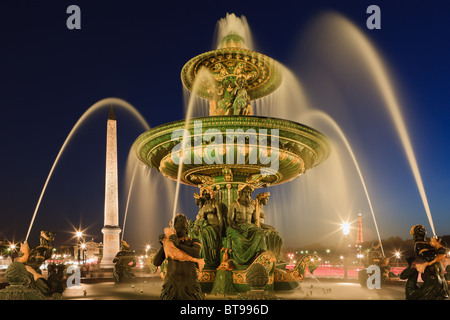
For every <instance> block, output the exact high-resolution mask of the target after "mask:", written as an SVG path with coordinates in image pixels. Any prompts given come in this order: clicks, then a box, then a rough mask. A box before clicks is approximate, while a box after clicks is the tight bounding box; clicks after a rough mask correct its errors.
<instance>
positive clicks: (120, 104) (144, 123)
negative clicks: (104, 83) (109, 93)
mask: <svg viewBox="0 0 450 320" xmlns="http://www.w3.org/2000/svg"><path fill="white" fill-rule="evenodd" d="M111 105H114V106H118V107H121V108H124V109H125V110H126V111H128V112H130V113H131V114H132V115H133V116H134V117H135V118H136V119H137V120H138V121H139V122H140V123H141V124H142V126H143V127H144V128H146V129H149V128H150V126H149V125H148V123H147V121H146V120H145V119H144V117H142V115H141V114H140V113H139V112H138V111H137V110H136V109H135V108H134V107H133V106H132V105H131V104H129V103H128V102H126V101H124V100H122V99H119V98H106V99H103V100H100V101H98V102H96V103H95V104H93V105H92V106H91V107H90V108H89V109H88V110H86V112H85V113H83V115H82V116H81V117H80V118H79V119H78V121H77V122H76V123H75V125H74V126H73V128H72V130H71V131H70V133H69V135H68V136H67V138H66V140H65V141H64V143H63V145H62V147H61V149H60V150H59V152H58V155H57V156H56V159H55V161H54V163H53V165H52V167H51V169H50V172H49V174H48V176H47V180H46V181H45V184H44V187H43V188H42V191H41V194H40V196H39V200H38V203H37V205H36V208H35V210H34V213H33V217H32V218H31V222H30V226H29V228H28V232H27V236H26V237H25V242H27V240H28V236H29V235H30V231H31V228H32V227H33V223H34V220H35V218H36V214H37V212H38V210H39V206H40V204H41V201H42V197H43V196H44V193H45V190H46V189H47V185H48V182H49V181H50V178H51V176H52V174H53V171H54V169H55V167H56V165H57V164H58V161H59V158H60V157H61V155H62V153H63V152H64V150H65V148H66V146H67V144H68V143H69V142H70V140H71V138H72V136H73V135H74V134H75V133H76V132H77V131H78V129H79V127H80V126H81V125H82V124H83V123H84V121H86V119H87V118H89V117H90V116H91V115H92V114H93V113H94V112H95V111H97V110H99V109H101V108H104V107H110V106H111Z"/></svg>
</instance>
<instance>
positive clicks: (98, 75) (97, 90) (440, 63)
mask: <svg viewBox="0 0 450 320" xmlns="http://www.w3.org/2000/svg"><path fill="white" fill-rule="evenodd" d="M71 4H77V5H79V6H80V8H81V16H82V19H81V26H82V29H81V30H68V29H67V28H66V19H67V18H68V16H69V15H68V14H66V8H67V7H68V6H69V5H71ZM371 4H377V5H379V6H380V8H381V12H382V20H381V21H382V29H381V30H368V29H367V28H366V19H367V17H368V15H367V14H366V8H367V7H368V6H369V5H371ZM449 9H450V5H449V4H448V3H447V2H445V1H437V0H432V1H426V2H424V1H392V0H391V1H361V0H355V1H350V0H346V1H325V0H323V1H322V0H321V1H276V2H274V1H270V2H269V1H234V2H223V1H220V2H217V3H216V2H214V1H182V2H173V1H159V2H154V1H126V2H124V1H75V2H67V1H14V2H11V1H8V2H2V3H1V4H0V39H1V46H0V66H1V68H0V70H1V71H0V81H1V82H0V110H1V117H0V119H1V120H0V123H1V125H0V146H1V149H2V157H1V160H0V163H1V166H0V188H1V189H0V217H1V219H0V238H1V237H6V238H8V239H10V240H12V239H13V238H14V240H21V239H23V238H24V237H25V235H26V232H27V229H28V225H29V222H30V220H31V216H32V214H33V211H34V208H35V206H36V203H37V200H38V197H39V194H40V192H41V189H42V187H43V185H44V182H45V179H46V178H47V175H48V172H49V170H50V168H51V166H52V164H53V161H54V159H55V157H56V155H57V153H58V151H59V149H60V147H61V146H62V144H63V142H64V140H65V138H66V136H67V134H68V133H69V132H70V130H71V128H72V127H73V125H74V124H75V123H76V121H77V120H78V118H79V117H80V116H81V115H82V114H83V113H84V111H86V110H87V109H88V108H89V106H91V105H92V104H94V103H95V102H97V101H98V100H101V99H103V98H107V97H118V98H122V99H124V100H126V101H128V102H129V103H131V104H132V105H134V106H135V107H136V108H137V109H138V110H139V111H140V112H141V114H142V115H143V116H144V117H145V118H146V119H147V121H148V122H149V124H150V125H151V126H152V127H154V126H157V125H160V124H163V123H167V122H170V121H174V120H179V119H182V118H183V95H182V87H181V86H182V85H181V81H180V71H181V68H182V67H183V65H184V63H186V62H187V61H188V60H189V59H190V58H192V57H194V56H196V55H197V54H200V53H202V52H205V51H208V50H211V49H212V43H213V37H214V30H215V26H216V22H217V21H218V20H219V19H220V18H222V17H224V16H225V15H226V13H227V12H230V13H235V14H237V15H244V16H245V17H246V18H247V21H248V22H249V25H250V28H251V31H252V35H253V38H254V40H255V42H256V43H257V46H258V50H259V51H261V52H263V53H264V54H266V55H268V56H271V57H272V58H274V59H276V60H278V61H281V62H282V63H284V64H285V65H287V66H290V65H295V64H296V63H297V62H298V61H296V58H297V57H296V54H297V51H296V50H297V48H298V46H299V44H300V43H299V42H300V39H301V35H302V32H303V30H305V28H307V26H308V25H309V24H310V23H311V22H312V21H313V20H314V19H315V18H317V16H318V15H320V14H321V13H323V12H325V11H327V10H333V11H336V12H338V13H340V14H342V15H343V16H345V17H347V18H348V19H349V20H350V21H352V22H353V23H354V24H355V25H356V26H358V27H359V28H361V31H362V32H363V33H364V34H365V35H366V36H367V37H368V38H369V39H370V41H372V43H373V44H374V45H375V46H376V47H377V49H378V50H379V52H380V53H381V55H382V56H383V58H384V59H385V61H387V63H388V64H389V66H390V67H391V73H392V74H393V75H394V76H395V79H396V81H397V83H399V84H400V87H401V94H402V96H401V97H400V98H401V101H403V102H405V101H406V102H408V106H407V112H406V114H407V116H406V121H407V125H408V128H409V129H410V134H411V139H412V141H413V145H414V148H415V150H416V154H417V159H418V163H419V167H420V170H421V173H422V177H423V180H424V184H425V190H426V192H427V195H428V198H429V202H430V207H431V212H432V214H433V218H434V223H435V225H436V229H437V233H439V234H450V217H449V211H450V203H449V200H448V192H449V190H450V182H449V181H450V170H449V169H448V159H449V158H450V151H449V148H448V142H449V130H448V125H449V124H450V121H449V120H450V111H449V108H448V106H449V105H448V103H449V101H450V90H449V88H450V80H449V79H450V78H449V74H450V72H449V71H450V68H449V64H450V62H449V59H448V57H450V44H449V41H448V37H449V34H450V20H449V19H448V12H449ZM405 108H406V106H405ZM116 114H117V117H118V119H120V122H119V123H118V126H119V149H120V154H119V170H120V172H121V173H120V174H121V175H123V172H124V167H125V162H126V158H127V155H128V150H129V148H130V146H131V145H132V143H133V142H134V140H135V139H136V138H137V136H138V135H139V134H140V133H142V132H143V130H142V127H141V126H139V124H138V123H137V122H136V121H135V120H134V119H133V118H132V117H131V116H130V115H128V114H127V113H125V112H123V111H121V110H117V111H116ZM106 117H107V110H106V109H105V112H104V114H102V113H101V112H99V113H96V114H95V116H93V117H92V118H91V119H90V120H89V121H88V122H87V123H86V125H85V127H84V128H83V130H80V132H79V133H78V134H77V135H76V137H75V139H74V141H73V143H71V144H70V145H69V147H68V149H67V150H66V153H65V154H64V155H63V157H62V158H61V162H60V165H59V166H58V167H57V169H56V171H55V173H54V176H53V179H52V180H51V181H50V184H49V187H48V189H47V192H46V194H45V195H44V199H43V202H42V205H41V209H40V210H39V212H38V215H37V218H36V222H35V223H36V225H35V226H34V227H33V231H32V234H31V238H30V241H36V239H37V232H38V231H39V230H41V229H43V228H44V229H49V228H50V229H54V230H55V231H57V234H58V236H57V237H58V239H59V240H60V243H61V242H63V240H65V239H66V238H68V237H69V238H70V235H69V233H66V232H70V231H72V227H71V224H72V225H75V226H78V225H80V224H81V225H82V227H83V228H86V227H88V226H89V227H90V228H89V230H88V233H89V234H91V235H92V237H94V238H96V239H97V240H101V239H102V236H101V233H100V229H101V227H102V222H103V196H104V152H105V151H104V150H105V128H106V123H105V121H106ZM118 121H119V120H118ZM359 125H361V124H359ZM355 127H358V124H355ZM364 139H365V140H363V141H359V142H360V143H361V142H362V143H365V144H374V145H376V141H377V135H376V134H375V133H374V135H373V136H372V138H367V139H366V138H364ZM396 139H397V138H396V137H395V136H393V137H392V140H393V141H396ZM399 148H400V147H399V145H395V144H394V147H393V149H392V150H390V149H389V146H388V147H386V149H384V150H383V148H375V147H374V148H373V149H375V150H372V151H373V154H370V151H371V148H367V149H366V150H367V152H366V153H364V154H362V155H361V158H363V159H365V160H366V161H367V163H370V161H369V160H372V161H373V163H374V166H375V168H374V169H373V170H375V172H372V176H376V177H377V178H378V180H377V182H376V183H375V182H373V183H372V184H371V186H377V190H373V192H374V199H375V201H374V202H375V205H376V207H377V208H380V209H382V211H383V213H382V214H381V215H380V217H378V219H379V220H380V221H382V222H383V223H380V224H382V226H383V228H382V235H383V237H389V236H392V235H400V236H401V237H404V238H406V237H408V231H409V228H410V226H411V224H415V223H422V224H425V225H426V226H428V224H427V223H428V222H427V220H426V215H425V211H424V209H423V207H422V204H421V202H420V199H419V194H418V192H417V188H416V187H415V184H414V180H413V178H412V175H411V172H410V170H409V167H408V164H407V162H406V159H405V157H404V155H403V153H402V151H401V150H400V149H399ZM381 150H382V151H381ZM399 150H400V151H399ZM375 164H376V165H375ZM365 168H366V169H368V170H370V164H367V165H366V166H365ZM377 170H379V173H378V172H377ZM120 177H122V176H120ZM121 179H122V178H121ZM121 192H124V191H121ZM121 197H122V195H121ZM274 201H275V200H274ZM123 206H124V205H123V202H122V203H121V210H122V211H121V214H123ZM168 210H170V211H171V210H172V208H168ZM120 221H122V216H121V218H120ZM300 244H301V243H300Z"/></svg>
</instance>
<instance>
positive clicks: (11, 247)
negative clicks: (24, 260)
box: [9, 243, 16, 262]
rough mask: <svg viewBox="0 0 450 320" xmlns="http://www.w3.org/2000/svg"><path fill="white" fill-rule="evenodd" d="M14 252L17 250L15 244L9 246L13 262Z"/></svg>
mask: <svg viewBox="0 0 450 320" xmlns="http://www.w3.org/2000/svg"><path fill="white" fill-rule="evenodd" d="M14 250H16V245H15V244H14V243H11V245H10V246H9V253H10V254H11V262H13V261H14Z"/></svg>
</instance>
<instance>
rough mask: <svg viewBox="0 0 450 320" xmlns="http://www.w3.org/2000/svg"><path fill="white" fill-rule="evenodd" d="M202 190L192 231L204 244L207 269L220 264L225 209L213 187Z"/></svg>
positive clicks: (197, 202)
mask: <svg viewBox="0 0 450 320" xmlns="http://www.w3.org/2000/svg"><path fill="white" fill-rule="evenodd" d="M200 192H201V196H197V197H196V204H197V205H198V206H199V211H198V214H197V219H196V221H195V222H194V224H193V227H192V228H191V230H190V233H191V235H192V237H193V238H196V239H199V240H200V242H201V244H202V252H201V257H202V258H204V259H205V264H206V266H207V269H215V268H217V267H218V266H219V264H220V250H221V248H222V235H223V232H224V221H223V213H222V212H223V209H222V204H221V203H220V201H218V200H217V199H216V198H215V192H214V190H213V189H212V188H204V187H203V188H201V189H200Z"/></svg>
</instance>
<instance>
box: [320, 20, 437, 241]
mask: <svg viewBox="0 0 450 320" xmlns="http://www.w3.org/2000/svg"><path fill="white" fill-rule="evenodd" d="M317 24H318V25H320V28H321V35H323V37H321V38H320V39H319V41H321V42H322V43H324V44H325V45H326V46H328V45H329V46H330V48H331V47H332V48H333V58H335V59H337V60H336V61H338V62H336V64H337V65H343V64H345V62H344V61H346V60H344V59H349V64H352V65H354V64H356V63H357V61H356V60H357V59H358V60H361V61H362V64H363V67H362V68H363V69H364V71H365V70H367V74H368V75H369V76H370V77H372V78H373V80H374V82H375V84H376V87H377V88H378V90H379V94H380V95H381V98H382V99H383V101H384V105H385V106H386V108H387V110H388V113H389V115H390V117H391V120H392V121H393V123H394V125H395V129H396V131H397V133H398V136H399V138H400V141H401V143H402V146H403V149H404V152H405V154H406V157H407V160H408V162H409V165H410V168H411V170H412V173H413V176H414V179H415V182H416V185H417V188H418V191H419V194H420V197H421V200H422V204H423V206H424V208H425V212H426V215H427V218H428V221H429V224H430V226H431V229H432V232H433V235H436V232H435V228H434V223H433V219H432V216H431V211H430V207H429V204H428V200H427V196H426V193H425V188H424V185H423V181H422V177H421V174H420V171H419V166H418V164H417V160H416V156H415V153H414V149H413V147H412V143H411V139H410V137H409V134H408V130H407V127H406V124H405V121H404V118H403V116H402V113H401V107H400V105H399V102H398V100H397V97H396V94H395V92H394V87H393V84H392V81H391V79H390V76H389V74H388V71H387V68H386V66H385V63H384V62H383V59H382V58H381V57H380V55H379V54H378V52H377V50H376V49H375V47H374V46H373V45H372V44H371V43H370V42H369V40H368V39H367V38H366V37H365V36H364V34H363V33H362V32H361V31H360V30H359V29H358V28H357V27H356V26H355V25H354V24H353V23H351V22H350V21H349V20H348V19H346V18H345V17H343V16H341V15H339V14H336V13H328V14H325V15H324V16H323V18H322V19H319V21H318V23H317ZM325 36H326V38H325ZM322 50H323V51H325V52H327V50H326V48H322ZM351 55H355V56H351ZM327 59H330V57H329V56H328V57H327ZM350 60H351V61H350Z"/></svg>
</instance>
